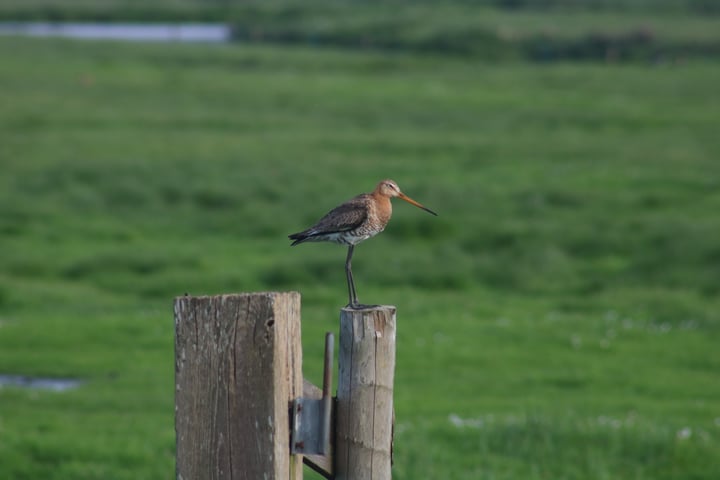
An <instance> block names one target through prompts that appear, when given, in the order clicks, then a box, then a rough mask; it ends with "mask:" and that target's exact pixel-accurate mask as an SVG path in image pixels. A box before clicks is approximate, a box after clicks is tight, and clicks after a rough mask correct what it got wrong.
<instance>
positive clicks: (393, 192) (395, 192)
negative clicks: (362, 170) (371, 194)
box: [375, 179, 437, 216]
mask: <svg viewBox="0 0 720 480" xmlns="http://www.w3.org/2000/svg"><path fill="white" fill-rule="evenodd" d="M375 192H377V193H379V194H380V195H382V196H384V197H388V198H399V199H401V200H405V201H406V202H408V203H410V204H412V205H415V206H416V207H418V208H422V209H423V210H425V211H426V212H428V213H432V214H433V215H435V216H437V213H435V212H433V211H432V210H430V209H429V208H427V207H424V206H423V205H421V204H420V203H419V202H416V201H415V200H413V199H412V198H410V197H408V196H407V195H405V194H404V193H402V192H401V191H400V187H398V184H397V183H396V182H395V181H394V180H389V179H388V180H383V181H381V182H380V183H378V185H377V187H375Z"/></svg>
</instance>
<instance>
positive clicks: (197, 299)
mask: <svg viewBox="0 0 720 480" xmlns="http://www.w3.org/2000/svg"><path fill="white" fill-rule="evenodd" d="M286 295H287V296H291V297H294V296H298V297H299V296H300V292H295V291H291V292H250V293H223V294H220V295H188V294H187V293H186V294H185V295H180V296H177V297H175V303H176V304H177V303H179V302H183V301H194V302H200V301H209V300H213V299H220V300H221V301H223V300H230V299H235V298H247V297H255V298H257V297H268V298H275V297H279V296H286Z"/></svg>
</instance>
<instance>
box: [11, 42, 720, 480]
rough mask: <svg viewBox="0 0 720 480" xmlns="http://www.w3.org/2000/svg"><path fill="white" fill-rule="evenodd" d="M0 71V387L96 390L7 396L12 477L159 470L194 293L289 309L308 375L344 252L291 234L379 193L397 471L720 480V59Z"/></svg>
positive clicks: (279, 53)
mask: <svg viewBox="0 0 720 480" xmlns="http://www.w3.org/2000/svg"><path fill="white" fill-rule="evenodd" d="M0 51H2V52H4V55H3V64H2V68H1V69H0V92H2V94H1V95H2V102H1V103H0V165H1V167H2V175H0V247H1V250H2V255H0V373H17V374H25V375H41V376H69V377H77V378H81V379H84V380H86V381H87V383H86V384H85V385H84V386H82V387H81V388H79V389H77V390H74V391H69V392H64V393H56V392H47V391H26V390H21V389H17V388H1V389H0V478H8V479H13V480H15V479H33V480H34V479H39V478H42V479H133V480H135V479H162V478H164V479H169V478H173V477H174V418H173V373H174V372H173V321H172V299H173V297H174V296H177V295H182V294H183V293H185V292H188V293H190V294H216V293H230V292H246V291H257V290H298V291H300V292H301V293H302V295H303V341H304V348H305V350H304V356H305V370H306V376H308V377H309V378H310V379H312V380H314V381H315V382H316V383H320V376H321V375H320V363H321V356H322V349H323V345H322V343H323V342H322V338H323V333H324V332H325V331H326V330H333V331H334V330H336V328H337V319H338V315H339V308H340V307H342V306H343V305H344V304H345V303H346V301H347V296H346V287H345V283H344V282H345V279H344V272H343V261H344V256H345V249H344V248H342V247H339V246H335V245H323V244H311V245H302V246H299V247H295V248H292V249H291V248H290V247H289V242H288V240H287V238H286V235H287V234H289V233H292V232H295V231H298V230H301V229H303V228H304V227H306V226H308V225H309V224H310V223H311V222H313V221H314V220H316V219H317V218H319V216H321V215H322V214H324V213H325V212H326V211H327V210H328V209H329V208H331V207H333V206H334V205H336V204H337V203H338V202H341V201H344V200H346V199H347V198H349V197H350V196H352V195H354V194H356V193H360V192H363V191H368V190H370V189H372V188H373V187H374V185H375V183H376V182H377V181H378V180H380V179H382V178H386V177H389V178H393V179H395V180H396V181H397V182H398V183H399V184H400V186H401V187H402V188H403V190H405V191H406V193H408V194H409V195H410V196H412V197H413V198H416V199H418V200H419V201H421V202H423V203H424V204H426V205H427V206H428V207H430V208H432V209H433V210H435V211H437V212H438V213H439V215H440V216H439V217H437V218H436V217H432V216H430V215H427V214H425V213H424V212H421V211H419V210H417V209H414V208H413V207H410V206H408V205H406V204H404V203H403V204H398V202H396V208H395V216H394V218H393V220H392V221H391V223H390V225H389V226H388V228H387V230H386V231H385V232H384V233H383V234H382V235H381V236H379V237H377V238H375V239H373V240H371V241H368V242H367V243H364V244H362V245H360V246H359V247H358V248H357V250H356V252H355V257H354V263H353V266H354V273H355V277H356V283H357V287H358V293H359V296H360V300H361V301H364V302H371V303H386V304H394V305H396V306H397V307H398V360H397V373H396V396H395V399H396V413H397V426H396V440H395V467H394V478H396V479H398V480H409V479H418V478H427V479H518V480H520V479H522V480H528V479H548V480H549V479H552V480H558V479H578V480H592V479H598V480H600V479H635V480H651V479H652V480H664V479H676V480H688V479H697V480H700V479H707V480H712V479H717V478H720V373H719V372H720V354H719V353H718V341H719V340H720V319H719V318H718V311H720V297H719V293H720V244H719V243H718V239H719V238H720V215H718V212H719V211H720V164H718V158H720V136H718V125H719V124H720V92H719V91H718V87H717V86H718V84H719V81H720V64H718V63H712V62H704V63H701V62H688V63H686V64H684V65H675V66H670V65H659V66H650V65H646V64H640V63H638V64H626V65H610V66H608V65H602V64H581V65H573V64H568V63H557V64H553V65H532V64H526V63H505V64H501V65H495V64H486V63H482V62H478V61H463V60H462V59H458V58H455V59H452V58H442V57H439V56H427V55H426V56H421V55H410V54H394V55H390V54H381V53H371V52H342V51H336V50H331V49H324V50H312V49H304V48H272V47H263V46H253V47H251V46H242V45H241V46H237V45H236V46H222V47H220V46H212V47H211V46H178V45H125V44H116V43H102V42H99V43H79V42H69V41H67V42H66V41H48V40H45V41H43V40H28V39H13V38H0ZM399 203H402V202H399ZM306 478H317V477H316V476H315V475H314V474H312V473H310V472H307V473H306Z"/></svg>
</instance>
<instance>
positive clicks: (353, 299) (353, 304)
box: [345, 245, 377, 310]
mask: <svg viewBox="0 0 720 480" xmlns="http://www.w3.org/2000/svg"><path fill="white" fill-rule="evenodd" d="M354 249H355V246H354V245H350V247H349V248H348V255H347V259H346V260H345V274H346V275H347V282H348V293H349V294H350V303H348V305H347V306H348V307H349V308H353V309H355V310H360V309H363V308H373V307H377V305H363V304H362V303H359V302H358V299H357V293H355V280H354V279H353V274H352V255H353V250H354Z"/></svg>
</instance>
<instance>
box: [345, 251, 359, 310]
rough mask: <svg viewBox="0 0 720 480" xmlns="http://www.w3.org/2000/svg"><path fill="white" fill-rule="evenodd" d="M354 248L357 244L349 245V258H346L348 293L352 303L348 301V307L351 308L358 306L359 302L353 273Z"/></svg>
mask: <svg viewBox="0 0 720 480" xmlns="http://www.w3.org/2000/svg"><path fill="white" fill-rule="evenodd" d="M354 249H355V245H350V246H349V247H348V254H347V258H346V259H345V275H347V283H348V294H349V295H350V303H348V307H351V308H354V307H356V306H357V304H358V301H357V293H355V281H354V280H353V275H352V255H353V250H354Z"/></svg>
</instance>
